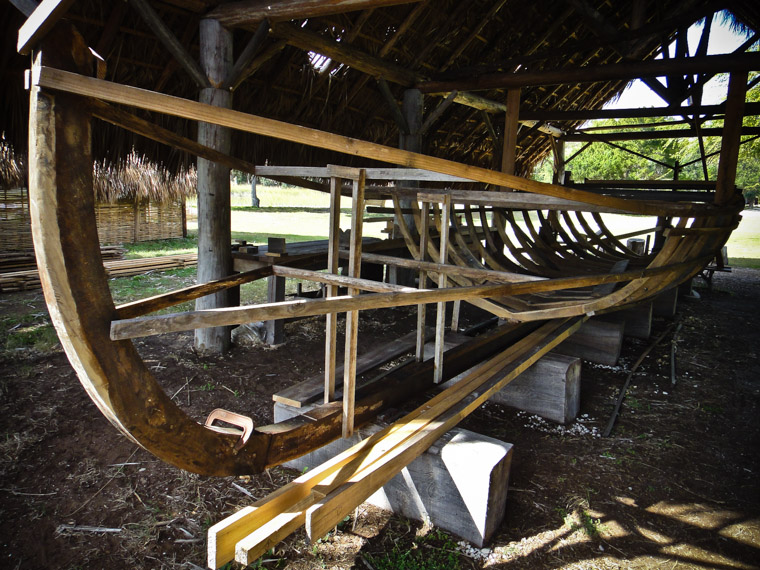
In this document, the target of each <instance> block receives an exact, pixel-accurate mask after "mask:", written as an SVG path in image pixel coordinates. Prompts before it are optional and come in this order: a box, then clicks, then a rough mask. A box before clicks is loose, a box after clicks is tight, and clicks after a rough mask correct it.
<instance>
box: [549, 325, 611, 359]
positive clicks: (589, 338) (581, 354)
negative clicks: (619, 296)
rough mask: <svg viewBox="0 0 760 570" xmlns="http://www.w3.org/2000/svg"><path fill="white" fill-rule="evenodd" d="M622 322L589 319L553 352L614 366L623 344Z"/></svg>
mask: <svg viewBox="0 0 760 570" xmlns="http://www.w3.org/2000/svg"><path fill="white" fill-rule="evenodd" d="M624 328H625V325H624V324H623V323H622V322H609V321H602V320H599V319H596V318H594V319H591V320H590V321H586V322H585V323H583V325H582V326H581V328H580V329H579V330H578V331H577V332H576V333H575V334H573V335H572V336H571V337H570V338H568V339H567V340H566V341H564V342H563V343H562V344H560V345H559V346H558V347H557V348H556V349H555V350H554V352H558V353H560V354H566V355H567V356H577V357H578V358H582V359H583V360H586V361H588V362H594V363H596V364H606V365H608V366H614V365H615V364H617V361H618V358H619V357H620V350H621V348H622V346H623V331H624Z"/></svg>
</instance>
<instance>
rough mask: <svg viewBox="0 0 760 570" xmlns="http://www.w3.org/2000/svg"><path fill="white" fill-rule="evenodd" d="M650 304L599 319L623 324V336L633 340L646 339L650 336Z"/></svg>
mask: <svg viewBox="0 0 760 570" xmlns="http://www.w3.org/2000/svg"><path fill="white" fill-rule="evenodd" d="M652 304H653V303H652V302H649V303H644V304H641V305H636V306H634V307H630V308H628V309H623V310H622V311H615V312H614V313H609V314H605V315H604V316H603V317H601V318H602V319H603V320H605V321H609V322H623V323H625V329H624V330H623V334H624V335H625V336H630V337H633V338H640V339H644V340H646V339H648V338H649V336H650V335H651V334H652Z"/></svg>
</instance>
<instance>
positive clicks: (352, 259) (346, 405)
mask: <svg viewBox="0 0 760 570" xmlns="http://www.w3.org/2000/svg"><path fill="white" fill-rule="evenodd" d="M365 178H366V171H365V170H364V169H362V170H360V171H359V177H358V179H357V180H354V187H353V193H352V199H351V249H350V251H349V256H348V275H349V276H350V277H361V263H362V219H363V217H364V183H365ZM348 293H349V295H358V294H359V290H358V289H353V288H349V290H348ZM358 340H359V311H349V312H348V313H347V314H346V349H345V354H344V361H343V437H351V436H352V435H353V433H354V402H355V391H356V347H357V343H358Z"/></svg>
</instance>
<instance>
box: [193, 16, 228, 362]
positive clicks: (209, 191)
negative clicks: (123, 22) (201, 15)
mask: <svg viewBox="0 0 760 570" xmlns="http://www.w3.org/2000/svg"><path fill="white" fill-rule="evenodd" d="M200 38H201V65H202V66H203V69H204V71H205V72H206V74H207V75H208V77H209V79H210V80H211V83H212V84H213V85H219V84H221V83H222V81H224V79H225V78H226V77H227V74H228V73H229V70H230V68H231V66H232V32H231V31H229V30H226V29H225V28H223V27H222V26H221V25H220V24H219V22H217V21H215V20H201V33H200ZM200 100H201V102H202V103H207V104H210V105H214V106H216V107H223V108H226V109H229V108H231V107H232V95H231V93H230V92H229V91H227V90H222V89H215V88H213V87H208V88H205V89H202V90H201V94H200ZM231 135H232V131H231V129H229V128H225V127H220V126H218V125H212V124H209V123H198V142H199V143H200V144H202V145H205V146H208V147H211V148H213V149H215V150H218V151H220V152H222V153H224V154H229V153H230V146H231V139H232V137H231ZM231 242H232V235H231V228H230V169H229V167H227V166H224V165H222V164H219V163H216V162H210V161H208V160H206V159H204V158H198V282H199V283H205V282H207V281H212V280H215V279H221V278H222V277H227V276H228V275H230V274H231V273H232V256H231V249H230V243H231ZM228 299H229V295H228V292H227V291H220V292H218V293H215V294H213V295H208V296H206V297H201V298H199V299H197V300H196V302H195V308H196V309H197V310H203V309H216V308H221V307H226V306H229V301H228ZM229 346H230V328H229V327H211V328H204V329H197V330H196V331H195V349H196V350H197V351H199V352H201V353H204V352H207V353H221V352H225V351H226V350H228V349H229Z"/></svg>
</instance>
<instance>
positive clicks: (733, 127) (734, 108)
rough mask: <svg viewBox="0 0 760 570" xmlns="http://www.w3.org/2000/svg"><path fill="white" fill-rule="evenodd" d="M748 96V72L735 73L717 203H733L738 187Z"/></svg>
mask: <svg viewBox="0 0 760 570" xmlns="http://www.w3.org/2000/svg"><path fill="white" fill-rule="evenodd" d="M746 94H747V72H746V71H739V72H733V73H731V75H730V76H729V80H728V95H727V97H726V116H725V118H724V119H723V138H722V140H721V146H720V161H719V162H718V176H717V179H716V182H715V203H716V204H717V205H719V206H722V205H725V204H728V203H729V202H731V198H733V196H734V188H735V187H736V166H737V163H738V162H739V145H740V144H741V132H742V119H743V118H744V98H745V97H746Z"/></svg>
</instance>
